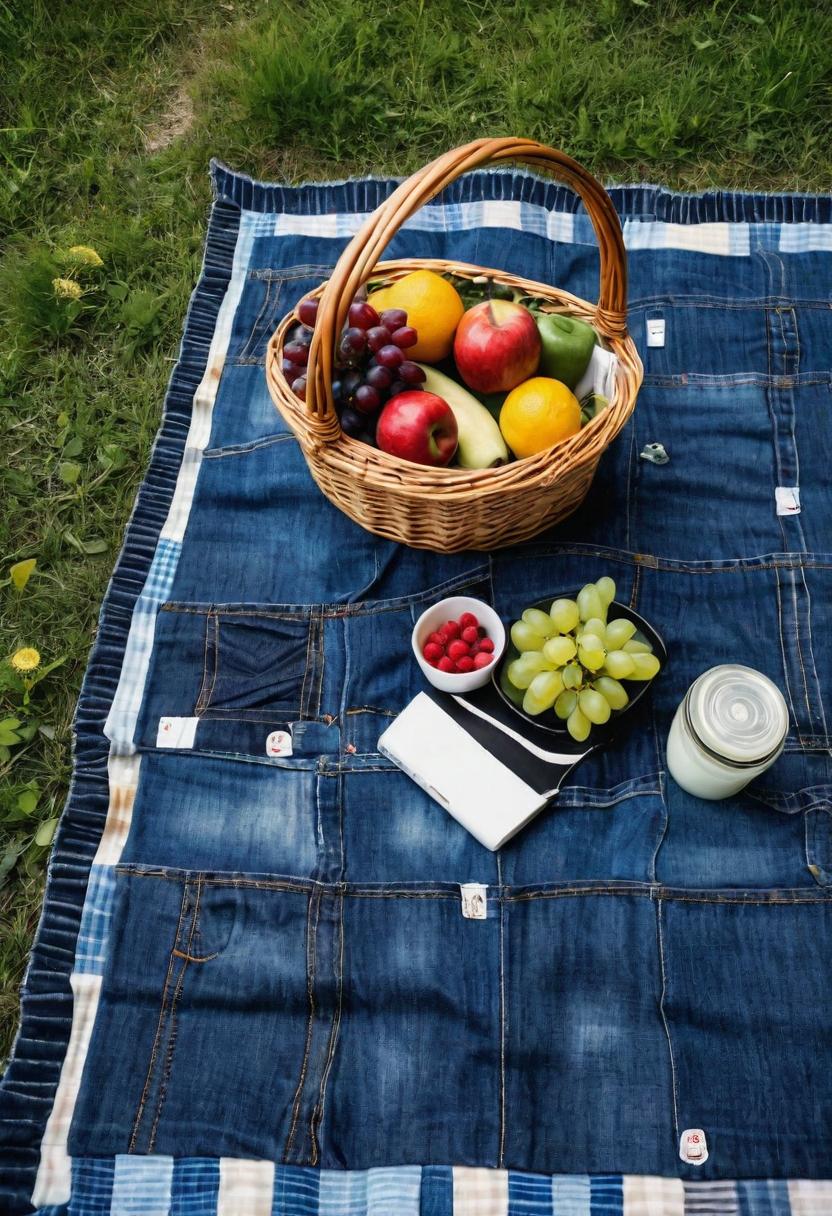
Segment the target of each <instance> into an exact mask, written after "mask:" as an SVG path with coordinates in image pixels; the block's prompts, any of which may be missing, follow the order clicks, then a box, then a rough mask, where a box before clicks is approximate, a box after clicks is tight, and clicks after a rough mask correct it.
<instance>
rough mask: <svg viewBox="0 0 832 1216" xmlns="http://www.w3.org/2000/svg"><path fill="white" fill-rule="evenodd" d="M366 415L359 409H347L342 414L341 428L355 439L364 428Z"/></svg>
mask: <svg viewBox="0 0 832 1216" xmlns="http://www.w3.org/2000/svg"><path fill="white" fill-rule="evenodd" d="M364 422H365V419H364V416H363V414H359V413H358V410H351V409H345V410H344V411H343V412H342V414H341V430H342V431H343V432H344V434H345V435H352V437H353V438H354V439H355V438H357V436H359V435H360V434H361V432H362V431H363V430H364Z"/></svg>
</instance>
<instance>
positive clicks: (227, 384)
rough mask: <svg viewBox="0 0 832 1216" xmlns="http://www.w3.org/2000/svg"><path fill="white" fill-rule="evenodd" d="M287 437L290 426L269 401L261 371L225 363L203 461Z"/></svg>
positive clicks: (289, 432) (237, 452)
mask: <svg viewBox="0 0 832 1216" xmlns="http://www.w3.org/2000/svg"><path fill="white" fill-rule="evenodd" d="M290 434H291V431H290V429H289V424H288V423H287V422H286V420H285V419H284V417H283V415H282V414H281V413H280V411H279V410H278V409H277V406H276V405H275V403H274V402H273V401H272V397H271V393H270V392H269V386H268V384H267V382H266V377H265V375H263V374H262V371H261V370H256V371H252V369H251V368H250V367H247V366H239V365H235V364H233V363H230V364H229V363H226V365H225V368H224V369H223V373H222V379H221V380H220V383H219V388H218V389H217V404H216V406H215V408H214V410H213V413H212V415H211V438H210V441H209V446H208V447H207V448H206V449H205V451H204V452H203V454H202V459H203V461H206V460H220V459H222V458H223V457H224V456H233V455H235V454H241V455H242V454H244V453H245V452H246V451H247V450H248V449H249V448H250V447H251V446H252V445H254V446H258V445H259V444H261V443H271V442H273V441H278V442H279V440H280V438H281V437H283V436H288V435H290ZM293 442H294V440H293ZM198 492H199V487H198V486H197V493H198Z"/></svg>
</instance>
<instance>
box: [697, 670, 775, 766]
mask: <svg viewBox="0 0 832 1216" xmlns="http://www.w3.org/2000/svg"><path fill="white" fill-rule="evenodd" d="M685 704H686V709H687V717H688V722H689V724H690V727H691V729H692V730H693V732H694V736H695V737H698V739H699V741H700V743H702V745H703V746H704V747H705V748H706V749H707V750H708V751H710V752H712V753H713V754H714V755H716V756H717V757H718V758H722V759H724V760H726V761H727V762H728V763H729V764H736V765H753V764H762V763H763V762H764V761H766V760H768V759H770V758H772V757H773V756H774V755H775V753H776V752H777V751H778V750H779V749H780V746H781V744H782V743H783V740H784V739H785V737H786V732H787V731H788V729H789V711H788V709H787V708H786V702H785V701H784V699H783V694H782V693H781V692H780V689H779V688H778V687H777V685H776V684H773V683H772V682H771V680H770V679H769V678H768V676H764V675H763V674H762V673H761V672H759V671H755V670H754V668H753V667H743V666H741V665H740V664H739V663H724V664H722V665H721V666H719V667H712V668H711V669H710V670H709V671H705V672H703V673H702V675H701V676H699V678H698V679H697V680H695V681H694V683H693V684H692V685H691V687H690V690H689V692H688V695H687V698H686V702H685Z"/></svg>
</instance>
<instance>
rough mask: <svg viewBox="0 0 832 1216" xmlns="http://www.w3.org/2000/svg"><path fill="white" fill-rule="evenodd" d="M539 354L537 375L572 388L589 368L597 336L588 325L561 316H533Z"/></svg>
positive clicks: (544, 313)
mask: <svg viewBox="0 0 832 1216" xmlns="http://www.w3.org/2000/svg"><path fill="white" fill-rule="evenodd" d="M535 321H536V322H537V328H538V330H539V332H540V341H541V344H542V350H541V354H540V368H539V371H538V374H539V375H542V376H551V377H552V379H553V380H560V381H561V383H562V384H565V385H566V387H567V388H574V387H575V385H576V384H577V383H578V381H579V380H580V378H581V376H582V375H583V374H584V372H585V371H586V369H587V367H588V366H589V361H590V359H591V358H592V348H593V347H594V346H595V343H596V341H597V335H596V333H595V330H594V329H593V328H592V326H591V325H587V323H586V322H585V321H579V320H578V319H577V318H576V317H567V316H565V315H564V314H563V313H556V312H541V313H536V314H535Z"/></svg>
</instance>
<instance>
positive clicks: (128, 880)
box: [69, 870, 331, 1160]
mask: <svg viewBox="0 0 832 1216" xmlns="http://www.w3.org/2000/svg"><path fill="white" fill-rule="evenodd" d="M157 875H158V876H153V875H152V874H147V873H141V872H139V873H136V872H132V873H131V872H130V871H127V872H125V871H123V870H122V872H121V873H120V875H119V879H118V893H117V900H116V907H115V912H114V916H113V928H112V939H111V940H112V949H111V951H110V953H109V962H108V966H107V969H106V971H105V976H104V983H103V989H102V997H101V1003H100V1005H99V1009H98V1016H97V1018H96V1023H95V1029H94V1032H93V1037H92V1041H91V1043H90V1049H89V1055H88V1059H87V1065H86V1079H85V1083H84V1084H82V1087H81V1094H80V1098H79V1101H78V1105H77V1106H76V1110H75V1115H74V1119H73V1125H72V1131H71V1135H70V1144H69V1151H70V1153H71V1155H73V1156H103V1155H109V1154H116V1153H128V1152H136V1153H149V1152H154V1153H163V1154H164V1153H167V1154H170V1155H172V1156H178V1157H181V1156H232V1157H234V1156H237V1157H265V1158H268V1159H271V1160H277V1159H280V1157H282V1154H283V1150H284V1145H285V1143H286V1140H287V1137H288V1136H289V1134H290V1130H291V1127H292V1123H293V1112H294V1104H295V1096H296V1091H297V1088H298V1078H299V1076H300V1075H301V1071H302V1069H303V1066H304V1059H305V1050H306V1046H307V1019H308V1013H309V992H308V974H307V973H308V970H309V965H310V964H309V960H308V953H309V952H311V951H312V949H313V947H312V945H311V944H310V943H311V938H310V930H309V929H308V921H309V906H310V894H309V891H308V890H306V889H303V888H300V887H297V888H295V889H292V888H291V887H290V886H289V885H288V884H286V883H281V882H279V881H277V880H270V881H266V882H265V883H264V884H256V883H253V882H247V881H245V880H240V882H239V883H238V884H237V885H226V880H223V881H222V882H217V881H214V880H212V878H211V877H210V876H209V877H207V878H206V877H203V876H201V875H197V874H195V873H192V874H190V875H187V874H185V873H183V872H182V871H158V872H157ZM322 966H323V967H324V970H325V972H326V977H325V978H326V980H327V982H329V980H330V979H331V976H330V975H329V973H328V972H327V971H326V968H328V967H329V963H325V964H322ZM103 1077H106V1078H107V1083H106V1085H102V1084H101V1083H100V1080H101V1078H103Z"/></svg>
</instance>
